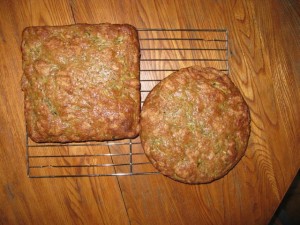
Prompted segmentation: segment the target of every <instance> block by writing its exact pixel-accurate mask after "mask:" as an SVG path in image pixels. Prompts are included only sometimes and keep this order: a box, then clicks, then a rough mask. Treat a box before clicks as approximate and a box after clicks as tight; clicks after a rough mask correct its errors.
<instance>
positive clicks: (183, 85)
mask: <svg viewBox="0 0 300 225" xmlns="http://www.w3.org/2000/svg"><path fill="white" fill-rule="evenodd" d="M249 124H250V115H249V111H248V106H247V105H246V103H245V101H244V99H243V97H242V95H241V94H240V92H239V90H238V89H237V88H236V87H235V85H234V84H233V83H232V81H231V80H230V79H229V77H228V76H227V75H225V74H223V73H222V72H220V71H218V70H216V69H213V68H201V67H198V66H194V67H189V68H184V69H181V70H179V71H178V72H174V73H173V74H171V75H169V76H168V77H166V78H165V79H163V80H162V81H161V82H160V83H159V84H158V85H157V86H155V87H154V89H153V90H152V91H151V92H150V93H149V95H148V96H147V98H146V100H145V103H144V105H143V108H142V113H141V134H140V136H141V141H142V145H143V148H144V151H145V153H146V155H147V156H148V158H149V160H150V161H151V162H152V164H153V165H154V166H155V167H156V168H157V169H158V170H159V171H160V172H161V173H162V174H164V175H167V176H169V177H171V178H173V179H175V180H177V181H181V182H185V183H207V182H211V181H213V180H216V179H218V178H220V177H222V176H224V175H225V174H226V173H227V172H228V171H229V170H230V169H231V168H233V167H234V165H236V163H237V162H238V161H239V160H240V159H241V157H242V156H243V155H244V152H245V149H246V146H247V142H248V138H249V133H250V125H249Z"/></svg>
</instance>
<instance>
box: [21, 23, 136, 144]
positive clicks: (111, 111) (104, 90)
mask: <svg viewBox="0 0 300 225" xmlns="http://www.w3.org/2000/svg"><path fill="white" fill-rule="evenodd" d="M22 56H23V72H24V73H23V77H22V90H23V91H24V99H25V100H24V107H25V119H26V127H27V133H28V136H29V137H30V138H31V139H32V140H33V141H35V142H77V141H92V140H95V141H104V140H114V139H122V138H133V137H135V136H137V135H138V133H139V129H140V128H139V115H140V82H139V59H140V52H139V41H138V34H137V31H136V29H135V28H134V27H133V26H131V25H127V24H122V25H120V24H98V25H89V24H78V25H69V26H57V27H50V26H43V27H28V28H25V29H24V31H23V41H22Z"/></svg>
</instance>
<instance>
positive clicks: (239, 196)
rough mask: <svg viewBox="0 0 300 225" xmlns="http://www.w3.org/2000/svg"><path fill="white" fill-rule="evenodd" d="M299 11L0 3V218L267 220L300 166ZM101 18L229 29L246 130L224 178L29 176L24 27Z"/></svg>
mask: <svg viewBox="0 0 300 225" xmlns="http://www.w3.org/2000/svg"><path fill="white" fill-rule="evenodd" d="M299 14H300V5H299V2H298V1H296V0H285V1H281V0H274V1H260V0H256V1H246V0H244V1H234V0H231V1H208V0H205V1H204V0H203V1H199V0H198V1H181V0H178V1H175V0H174V1H152V0H145V1H133V0H132V1H127V0H124V1H121V0H115V1H99V0H91V1H88V0H85V1H83V0H70V1H68V0H60V1H54V0H44V1H38V0H36V1H33V0H31V1H30V0H22V1H21V0H20V1H10V0H6V1H5V0H1V3H0V54H1V60H0V72H1V75H0V96H1V98H0V115H1V116H0V148H1V150H0V162H1V163H0V177H1V179H0V180H1V181H0V188H1V191H0V200H1V206H0V224H39V225H40V224H114V225H115V224H163V225H166V224H172V225H175V224H234V225H236V224H267V223H268V221H269V220H270V218H271V217H272V215H273V214H274V212H275V210H276V208H277V207H278V205H279V204H280V202H281V200H282V198H283V196H284V194H285V193H286V191H287V189H288V187H289V185H290V184H291V182H292V180H293V178H294V176H295V175H296V173H297V171H298V170H299V165H300V158H299V156H300V154H299V148H300V135H299V134H300V132H299V130H300V116H299V115H300V67H299V64H300V61H299V59H300V48H299V45H300V43H299V35H300V29H299V27H300V19H299ZM101 22H111V23H129V24H132V25H134V26H136V27H139V28H145V27H147V28H208V29H219V28H226V29H228V33H229V46H230V57H229V65H230V77H231V78H232V80H233V81H234V82H235V84H236V85H237V86H238V87H239V88H240V90H241V92H242V94H243V96H244V97H245V100H246V101H247V103H248V105H249V107H250V110H251V118H252V122H251V129H252V131H251V136H250V140H249V145H248V148H247V151H246V155H245V156H244V157H243V158H242V160H241V161H240V162H239V164H238V165H237V166H236V167H235V168H234V169H233V170H232V171H231V172H230V173H229V174H228V175H227V176H225V177H224V178H222V179H220V180H217V181H215V182H213V183H210V184H203V185H186V184H182V183H178V182H175V181H172V180H171V179H168V178H166V177H164V176H162V175H140V176H121V177H115V176H111V177H94V178H86V177H85V178H70V177H68V178H28V177H27V175H26V158H25V150H26V148H25V126H24V123H25V122H24V115H23V93H22V92H21V89H20V79H21V75H22V62H21V52H20V43H21V33H22V30H23V29H24V28H25V27H27V26H33V25H65V24H75V23H101Z"/></svg>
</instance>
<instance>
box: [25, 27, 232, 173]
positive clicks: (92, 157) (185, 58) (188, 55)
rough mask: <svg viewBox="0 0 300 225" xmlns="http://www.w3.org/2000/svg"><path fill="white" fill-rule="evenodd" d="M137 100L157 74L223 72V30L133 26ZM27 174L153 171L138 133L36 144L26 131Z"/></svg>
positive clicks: (225, 60)
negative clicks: (105, 139) (187, 69)
mask: <svg viewBox="0 0 300 225" xmlns="http://www.w3.org/2000/svg"><path fill="white" fill-rule="evenodd" d="M138 33H139V40H140V47H141V61H140V82H141V103H142V104H143V102H144V101H145V98H146V97H147V95H148V93H149V92H150V91H151V90H152V88H153V87H154V86H155V85H156V84H157V83H158V82H159V81H160V80H162V79H163V78H165V77H166V76H168V75H169V74H170V73H172V72H174V71H177V70H178V69H180V68H184V67H188V66H192V65H200V66H210V67H215V68H217V69H219V70H221V71H223V72H224V73H227V74H228V73H229V65H228V56H229V50H228V32H227V30H226V29H138ZM26 160H27V175H28V177H31V178H53V177H96V176H124V175H146V174H157V173H158V172H157V171H156V170H155V168H154V167H153V166H152V165H151V163H150V162H149V161H148V159H147V157H146V156H145V154H144V152H143V149H142V147H141V143H140V139H139V137H138V138H136V139H125V140H118V141H109V142H84V143H67V144H58V143H43V144H37V143H35V142H33V141H31V140H30V138H28V136H27V135H26Z"/></svg>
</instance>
